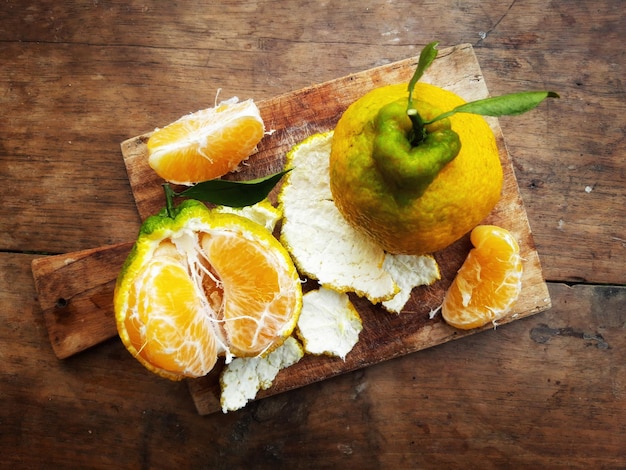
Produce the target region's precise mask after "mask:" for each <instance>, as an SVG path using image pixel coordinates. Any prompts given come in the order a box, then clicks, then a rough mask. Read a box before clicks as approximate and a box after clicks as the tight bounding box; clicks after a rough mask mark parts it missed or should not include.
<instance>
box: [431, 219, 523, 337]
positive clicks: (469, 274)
mask: <svg viewBox="0 0 626 470" xmlns="http://www.w3.org/2000/svg"><path fill="white" fill-rule="evenodd" d="M470 239H471V242H472V244H473V245H474V248H472V249H471V250H470V252H469V254H468V256H467V258H466V260H465V262H464V263H463V266H461V269H459V272H458V273H457V275H456V277H455V279H454V281H453V282H452V285H451V286H450V288H449V289H448V291H447V292H446V296H445V298H444V301H443V305H442V315H443V318H444V320H445V321H446V322H447V323H448V324H450V325H452V326H454V327H456V328H460V329H471V328H477V327H480V326H483V325H486V324H487V323H489V322H494V324H495V322H496V321H497V320H499V319H501V318H503V317H504V316H505V315H507V314H508V313H509V312H510V310H511V308H512V306H513V304H514V303H515V301H516V300H517V298H518V297H519V294H520V292H521V289H522V273H523V267H522V258H521V256H520V253H519V245H518V243H517V241H516V240H515V238H514V237H513V235H512V234H511V233H510V232H509V231H507V230H505V229H503V228H500V227H496V226H494V225H479V226H477V227H476V228H474V230H472V233H471V235H470Z"/></svg>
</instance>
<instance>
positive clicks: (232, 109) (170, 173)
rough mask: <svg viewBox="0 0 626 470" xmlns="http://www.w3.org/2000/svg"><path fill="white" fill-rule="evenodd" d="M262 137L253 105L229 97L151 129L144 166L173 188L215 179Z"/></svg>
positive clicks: (231, 168)
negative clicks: (147, 166) (177, 185)
mask: <svg viewBox="0 0 626 470" xmlns="http://www.w3.org/2000/svg"><path fill="white" fill-rule="evenodd" d="M264 134H265V127H264V124H263V119H262V118H261V114H260V112H259V109H258V108H257V106H256V104H255V103H254V102H253V101H252V100H245V101H241V102H240V101H239V100H238V99H237V98H236V97H234V98H231V99H229V100H227V101H223V102H221V103H220V104H219V105H217V106H215V107H213V108H208V109H203V110H200V111H197V112H195V113H192V114H188V115H186V116H183V117H181V118H180V119H178V120H177V121H175V122H173V123H171V124H169V125H167V126H165V127H163V128H161V129H157V130H155V131H154V132H153V133H152V134H151V135H150V137H149V139H148V143H147V147H148V152H149V157H148V164H149V165H150V167H151V168H152V169H153V170H154V171H155V172H156V173H157V174H158V175H159V176H160V177H161V178H163V179H164V180H166V181H169V182H170V183H174V184H182V185H191V184H194V183H199V182H202V181H207V180H211V179H214V178H219V177H221V176H223V175H225V174H226V173H229V172H231V171H234V170H236V169H237V167H238V166H239V165H240V163H241V162H242V161H243V160H245V159H247V158H248V157H249V156H250V155H251V154H252V153H253V152H254V151H255V149H256V146H257V144H258V143H259V142H260V141H261V139H262V138H263V135H264Z"/></svg>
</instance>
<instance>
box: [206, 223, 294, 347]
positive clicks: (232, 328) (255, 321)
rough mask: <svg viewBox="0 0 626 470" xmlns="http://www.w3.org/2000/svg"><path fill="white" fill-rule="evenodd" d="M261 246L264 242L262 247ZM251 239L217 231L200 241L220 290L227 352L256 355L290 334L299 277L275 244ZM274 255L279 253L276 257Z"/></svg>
mask: <svg viewBox="0 0 626 470" xmlns="http://www.w3.org/2000/svg"><path fill="white" fill-rule="evenodd" d="M263 242H265V243H263ZM267 242H268V241H267V240H265V241H261V240H258V239H257V240H255V239H251V238H246V237H241V236H237V235H236V234H234V233H229V232H227V231H222V232H219V233H211V234H204V235H203V236H202V237H201V239H200V244H201V246H202V250H203V252H204V253H205V255H206V257H207V259H208V260H209V263H210V264H211V267H212V269H213V270H214V271H215V273H216V275H217V277H218V278H219V279H220V281H221V284H222V285H223V303H222V309H221V312H220V316H221V318H222V319H223V321H224V330H225V332H226V337H227V341H228V344H229V347H230V352H231V353H233V354H235V355H236V356H244V357H245V356H256V355H259V354H262V353H264V352H266V351H268V350H269V349H271V348H273V347H275V346H278V345H279V344H281V343H282V340H283V339H284V338H286V337H287V336H289V335H290V334H291V332H292V331H293V329H294V327H295V324H296V322H297V320H298V315H294V312H295V311H298V312H299V310H300V308H301V302H302V297H301V290H299V289H294V283H296V284H297V283H298V282H299V278H298V273H297V272H296V270H295V267H293V265H292V264H291V263H288V262H286V260H287V259H289V258H288V255H287V253H286V251H284V248H282V246H281V245H280V244H279V243H278V242H277V241H276V243H275V244H274V243H271V244H272V245H273V246H274V247H273V249H268V246H266V243H267ZM277 252H278V253H277Z"/></svg>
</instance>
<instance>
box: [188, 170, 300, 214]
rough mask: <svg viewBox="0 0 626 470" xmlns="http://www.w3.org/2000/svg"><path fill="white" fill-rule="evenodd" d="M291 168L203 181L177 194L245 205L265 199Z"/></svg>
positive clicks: (223, 203)
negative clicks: (241, 178) (260, 175)
mask: <svg viewBox="0 0 626 470" xmlns="http://www.w3.org/2000/svg"><path fill="white" fill-rule="evenodd" d="M289 171H291V170H284V171H281V172H279V173H274V174H272V175H269V176H264V177H263V178H257V179H254V180H248V181H228V180H222V179H214V180H209V181H203V182H202V183H198V184H196V185H195V186H192V187H190V188H188V189H186V190H184V191H182V192H180V193H176V196H181V197H188V198H193V199H198V200H200V201H205V202H212V203H213V204H218V205H222V206H230V207H245V206H251V205H253V204H256V203H257V202H260V201H262V200H263V199H265V198H266V197H267V196H268V194H269V193H270V191H271V190H272V189H273V188H274V186H276V184H277V183H278V182H279V181H280V179H281V178H282V177H283V176H284V175H285V174H287V173H288V172H289Z"/></svg>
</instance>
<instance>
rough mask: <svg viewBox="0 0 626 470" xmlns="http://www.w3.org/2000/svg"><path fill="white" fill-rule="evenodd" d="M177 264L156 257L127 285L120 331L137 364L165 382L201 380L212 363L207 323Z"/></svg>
mask: <svg viewBox="0 0 626 470" xmlns="http://www.w3.org/2000/svg"><path fill="white" fill-rule="evenodd" d="M201 312H202V307H201V303H200V300H199V296H198V292H197V288H196V286H195V285H194V283H193V281H192V279H191V278H190V277H189V274H188V272H187V269H186V267H185V266H183V265H182V264H181V263H180V260H179V259H177V258H174V257H171V256H168V255H163V256H158V255H157V256H155V257H153V258H151V259H150V260H148V262H147V263H146V264H145V265H144V266H143V268H142V269H141V271H140V272H139V274H138V275H137V277H136V278H135V280H134V282H133V283H132V284H131V285H130V290H129V296H128V310H127V313H126V315H125V318H124V322H123V324H124V327H125V331H126V333H127V334H128V338H129V340H130V344H131V345H132V348H133V349H134V351H133V352H134V353H135V355H136V357H137V359H139V360H140V362H142V363H143V364H144V365H146V364H148V365H150V367H148V368H149V369H151V370H155V369H156V370H157V371H158V372H159V373H160V374H161V375H164V376H166V377H170V378H180V377H201V376H203V375H206V374H207V373H208V372H209V371H210V370H211V369H212V368H213V366H214V365H215V362H216V360H217V353H218V348H217V342H216V337H215V332H214V329H213V325H212V319H211V318H210V317H209V316H208V315H206V314H202V313H201Z"/></svg>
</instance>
